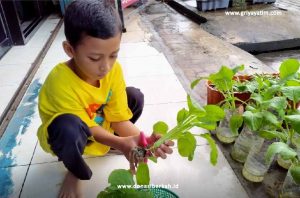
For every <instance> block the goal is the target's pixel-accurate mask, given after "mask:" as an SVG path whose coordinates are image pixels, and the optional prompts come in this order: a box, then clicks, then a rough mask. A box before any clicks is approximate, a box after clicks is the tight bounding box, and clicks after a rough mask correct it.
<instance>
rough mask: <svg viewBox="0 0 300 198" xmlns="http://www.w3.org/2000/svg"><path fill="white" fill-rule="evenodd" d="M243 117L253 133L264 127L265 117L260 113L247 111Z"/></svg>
mask: <svg viewBox="0 0 300 198" xmlns="http://www.w3.org/2000/svg"><path fill="white" fill-rule="evenodd" d="M243 117H244V121H245V123H246V124H247V126H248V127H249V128H250V129H251V130H252V131H257V130H258V129H259V128H260V127H261V125H262V121H263V115H262V114H261V113H260V112H257V113H252V112H251V111H245V112H244V114H243Z"/></svg>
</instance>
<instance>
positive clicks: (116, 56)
mask: <svg viewBox="0 0 300 198" xmlns="http://www.w3.org/2000/svg"><path fill="white" fill-rule="evenodd" d="M110 57H111V58H118V54H114V55H111V56H110Z"/></svg>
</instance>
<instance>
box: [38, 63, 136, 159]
mask: <svg viewBox="0 0 300 198" xmlns="http://www.w3.org/2000/svg"><path fill="white" fill-rule="evenodd" d="M38 106H39V113H40V117H41V120H42V124H41V126H40V127H39V130H38V139H39V142H40V145H41V147H42V148H43V150H45V151H46V152H49V153H52V154H53V152H52V150H51V148H50V145H49V144H48V131H47V128H48V126H49V125H50V124H51V122H52V121H53V120H54V119H55V118H56V117H57V116H58V115H61V114H67V113H69V114H74V115H77V116H78V117H79V118H81V120H82V121H83V122H85V123H86V124H87V126H88V127H93V126H99V125H100V126H102V127H103V128H104V129H106V130H107V131H109V132H110V133H112V132H113V131H112V129H111V127H110V123H111V122H119V121H124V120H129V119H130V118H131V117H132V113H131V111H130V109H129V108H128V104H127V95H126V85H125V82H124V77H123V72H122V68H121V65H120V64H119V63H118V62H116V63H115V64H114V65H113V68H112V69H111V71H110V72H109V73H108V74H107V75H106V76H105V77H104V78H103V79H101V80H100V87H99V88H98V87H94V86H92V85H90V84H88V83H87V82H85V81H83V80H82V79H80V78H79V77H78V76H77V75H76V74H75V73H74V72H73V71H72V70H71V69H70V68H69V67H68V66H67V65H66V64H65V63H60V64H58V65H56V66H55V67H54V68H53V70H52V71H51V72H50V74H49V75H48V77H47V79H46V80H45V82H44V84H43V86H42V88H41V91H40V93H39V105H38ZM101 110H102V111H101ZM90 139H91V140H92V141H93V142H92V143H91V144H88V145H87V146H86V147H85V150H84V154H88V155H97V156H99V155H104V154H106V153H107V152H108V151H109V149H110V148H109V147H108V146H106V145H103V144H100V143H98V142H95V141H94V139H93V138H92V137H91V138H90Z"/></svg>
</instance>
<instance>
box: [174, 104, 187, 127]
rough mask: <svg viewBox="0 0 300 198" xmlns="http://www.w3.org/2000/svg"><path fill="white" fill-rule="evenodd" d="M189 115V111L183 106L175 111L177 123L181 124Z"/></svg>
mask: <svg viewBox="0 0 300 198" xmlns="http://www.w3.org/2000/svg"><path fill="white" fill-rule="evenodd" d="M188 116H189V112H188V111H187V110H186V109H185V108H183V109H181V110H180V111H178V113H177V124H178V125H179V124H181V123H182V122H183V121H184V120H185V119H186V118H187V117H188Z"/></svg>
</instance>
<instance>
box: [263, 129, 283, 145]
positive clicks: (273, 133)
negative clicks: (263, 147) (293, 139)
mask: <svg viewBox="0 0 300 198" xmlns="http://www.w3.org/2000/svg"><path fill="white" fill-rule="evenodd" d="M258 135H259V136H260V137H262V138H265V139H267V140H272V139H276V138H278V139H279V140H281V141H283V142H286V141H287V138H288V137H287V135H286V134H285V133H282V132H278V131H269V130H261V131H258Z"/></svg>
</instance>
